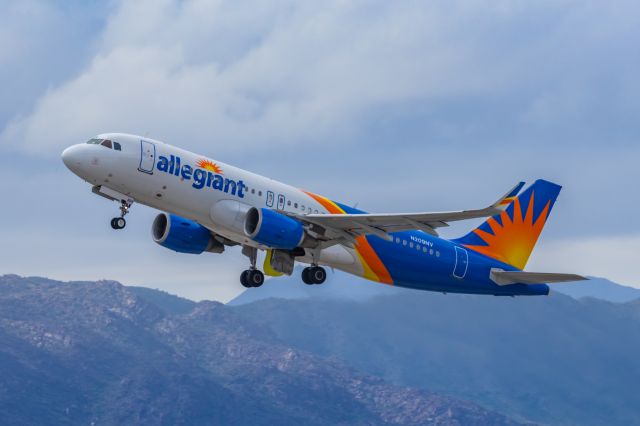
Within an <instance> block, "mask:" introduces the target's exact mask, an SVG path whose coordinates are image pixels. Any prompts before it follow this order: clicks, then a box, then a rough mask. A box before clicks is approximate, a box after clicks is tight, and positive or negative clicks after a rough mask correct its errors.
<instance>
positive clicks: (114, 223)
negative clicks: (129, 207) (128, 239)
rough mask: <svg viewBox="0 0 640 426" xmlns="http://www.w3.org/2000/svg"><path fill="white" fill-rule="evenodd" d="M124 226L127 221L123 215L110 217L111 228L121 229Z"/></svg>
mask: <svg viewBox="0 0 640 426" xmlns="http://www.w3.org/2000/svg"><path fill="white" fill-rule="evenodd" d="M125 226H127V221H126V220H125V219H124V217H114V218H113V219H111V227H112V228H113V229H123V228H124V227H125Z"/></svg>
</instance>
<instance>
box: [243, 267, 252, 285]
mask: <svg viewBox="0 0 640 426" xmlns="http://www.w3.org/2000/svg"><path fill="white" fill-rule="evenodd" d="M250 272H251V271H250V270H248V269H247V270H245V271H242V273H241V274H240V284H242V286H243V287H244V288H251V287H253V286H252V285H251V283H250V282H249V273H250Z"/></svg>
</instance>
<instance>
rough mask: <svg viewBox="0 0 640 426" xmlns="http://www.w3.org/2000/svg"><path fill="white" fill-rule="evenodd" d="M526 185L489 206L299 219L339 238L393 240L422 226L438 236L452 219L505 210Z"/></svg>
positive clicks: (317, 216) (483, 215)
mask: <svg viewBox="0 0 640 426" xmlns="http://www.w3.org/2000/svg"><path fill="white" fill-rule="evenodd" d="M523 186H524V182H520V183H518V184H517V185H516V186H514V187H513V188H512V189H511V190H509V192H507V193H506V194H505V195H504V196H502V197H500V199H498V200H497V201H496V202H495V203H493V204H491V205H490V206H488V207H485V208H482V209H475V210H461V211H451V212H435V213H429V212H427V213H383V214H368V213H365V214H309V215H296V216H295V217H296V219H298V220H301V221H303V222H307V223H310V224H311V225H312V228H313V226H315V227H320V228H322V229H323V230H325V231H326V233H328V234H333V235H334V236H335V237H336V238H340V237H342V238H346V239H348V240H353V239H354V238H355V237H358V236H361V235H369V234H372V235H377V236H379V237H381V238H384V239H387V240H391V239H392V237H391V236H390V235H389V233H390V232H399V231H408V230H421V231H424V232H426V233H428V234H431V235H434V236H437V235H438V233H437V232H436V229H437V228H441V227H445V226H449V225H448V223H449V222H454V221H458V220H466V219H475V218H482V217H489V216H494V215H496V214H499V213H500V212H502V211H504V210H505V209H506V208H507V206H508V205H509V204H511V202H512V201H513V199H514V197H515V196H516V195H517V194H518V192H519V191H520V190H521V189H522V187H523Z"/></svg>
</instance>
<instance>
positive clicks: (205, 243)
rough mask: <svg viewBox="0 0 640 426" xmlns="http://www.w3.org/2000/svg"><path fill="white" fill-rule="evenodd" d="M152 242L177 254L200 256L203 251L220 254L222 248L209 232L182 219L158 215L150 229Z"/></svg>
mask: <svg viewBox="0 0 640 426" xmlns="http://www.w3.org/2000/svg"><path fill="white" fill-rule="evenodd" d="M151 234H152V235H153V241H155V242H156V243H158V244H160V245H161V246H162V247H166V248H168V249H171V250H174V251H177V252H179V253H190V254H200V253H202V252H203V251H213V252H218V253H219V252H222V251H223V250H224V246H223V245H222V244H221V243H220V242H218V241H216V240H215V239H214V238H213V235H212V234H211V232H210V231H209V230H208V229H207V228H205V227H204V226H202V225H200V224H199V223H197V222H194V221H192V220H189V219H185V218H184V217H180V216H176V215H174V214H167V213H160V214H159V215H158V216H156V218H155V220H154V221H153V225H152V227H151Z"/></svg>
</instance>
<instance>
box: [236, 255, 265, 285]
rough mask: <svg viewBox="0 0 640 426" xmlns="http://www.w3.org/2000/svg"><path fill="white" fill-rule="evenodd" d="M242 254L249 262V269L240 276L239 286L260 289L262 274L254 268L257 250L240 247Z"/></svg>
mask: <svg viewBox="0 0 640 426" xmlns="http://www.w3.org/2000/svg"><path fill="white" fill-rule="evenodd" d="M242 254H244V255H245V256H247V257H248V258H249V260H250V261H251V267H250V268H249V269H247V270H245V271H243V272H242V274H240V284H242V285H243V286H244V287H246V288H251V287H260V286H261V285H262V284H264V274H263V273H262V272H261V271H260V270H258V269H257V268H256V262H257V260H258V249H257V248H255V247H249V246H244V247H242Z"/></svg>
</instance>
